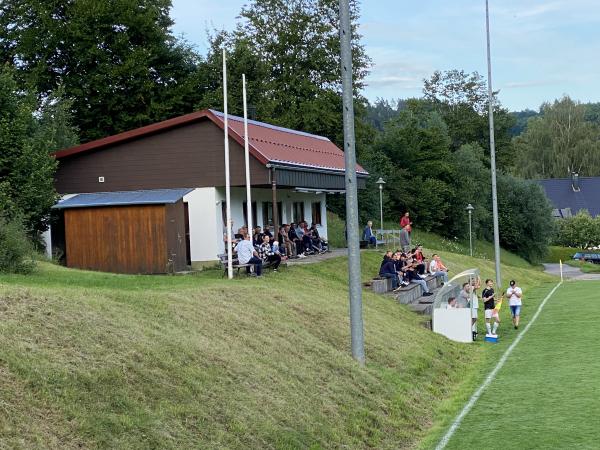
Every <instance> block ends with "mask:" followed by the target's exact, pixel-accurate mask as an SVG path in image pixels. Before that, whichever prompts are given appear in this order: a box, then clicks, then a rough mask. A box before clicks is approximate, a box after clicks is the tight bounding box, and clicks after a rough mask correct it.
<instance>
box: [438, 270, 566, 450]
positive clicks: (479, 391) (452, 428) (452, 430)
mask: <svg viewBox="0 0 600 450" xmlns="http://www.w3.org/2000/svg"><path fill="white" fill-rule="evenodd" d="M562 283H563V282H562V281H561V282H560V283H558V284H557V285H556V286H554V289H552V290H551V291H550V293H549V294H548V295H547V296H546V298H545V299H544V300H543V301H542V303H541V304H540V306H538V309H537V311H536V312H535V314H534V315H533V317H532V318H531V320H530V321H529V323H528V324H527V325H526V326H525V328H524V329H523V331H521V332H520V333H519V335H518V336H517V338H516V339H515V340H514V342H513V343H512V344H510V347H508V348H507V349H506V351H505V352H504V354H503V355H502V357H501V358H500V360H499V361H498V364H496V367H494V369H493V370H492V371H491V372H490V373H489V375H488V376H487V377H486V379H485V380H484V382H483V383H482V384H481V386H479V388H478V389H477V390H476V391H475V393H474V394H473V395H472V396H471V398H470V399H469V401H468V402H467V404H466V405H465V406H464V408H463V409H462V411H461V412H460V413H459V414H458V416H456V419H454V422H452V425H450V428H449V429H448V431H446V434H445V435H444V437H443V438H442V439H441V440H440V442H439V443H438V445H437V447H436V448H435V450H442V449H443V448H444V447H446V445H447V444H448V441H449V440H450V438H451V437H452V436H453V435H454V433H455V432H456V430H457V429H458V427H459V426H460V423H461V422H462V420H463V419H464V418H465V416H466V415H467V414H468V413H469V411H471V409H472V408H473V406H474V405H475V403H476V402H477V400H479V397H481V394H483V391H485V389H486V388H487V387H488V386H489V385H490V384H491V383H492V381H494V378H496V374H497V373H498V371H499V370H500V369H502V366H504V363H505V362H506V360H507V359H508V357H509V356H510V354H511V353H512V351H513V350H514V349H515V347H516V346H517V344H518V343H519V342H520V341H521V339H522V338H523V336H524V335H525V333H527V330H529V327H531V325H533V322H535V320H536V319H537V318H538V316H539V315H540V313H541V312H542V308H543V307H544V305H545V304H546V302H547V301H548V299H549V298H550V297H552V294H554V292H555V291H556V290H557V289H558V288H559V287H560V285H561V284H562Z"/></svg>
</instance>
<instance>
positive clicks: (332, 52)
mask: <svg viewBox="0 0 600 450" xmlns="http://www.w3.org/2000/svg"><path fill="white" fill-rule="evenodd" d="M351 6H352V17H351V19H352V21H353V24H354V25H353V70H354V86H355V90H356V94H357V96H358V100H357V115H358V117H360V116H361V114H363V112H364V103H365V101H364V99H363V98H361V97H360V95H359V91H360V89H361V88H362V86H363V83H364V78H365V76H366V74H367V69H368V67H369V64H370V60H369V58H368V57H367V55H366V53H365V50H364V48H363V46H362V45H361V44H360V38H361V36H360V34H358V32H357V31H358V30H357V27H356V20H357V17H358V13H359V9H358V4H357V2H355V1H353V2H352V5H351ZM240 16H241V18H242V19H243V20H244V22H242V23H240V24H239V25H238V28H237V29H236V31H235V32H234V33H233V34H232V35H231V38H230V39H229V40H227V43H228V44H229V48H230V49H231V50H232V53H235V49H239V47H240V46H241V45H244V46H246V48H247V49H248V51H249V52H252V53H253V54H254V55H255V58H256V60H258V61H260V62H261V64H262V66H261V67H260V68H259V70H258V75H259V76H261V77H262V79H260V81H259V80H253V82H254V83H257V84H258V88H259V89H257V90H256V91H255V94H253V97H252V103H253V104H254V106H255V107H256V110H257V113H258V117H259V118H260V119H261V120H265V121H269V122H272V123H275V124H277V125H281V126H285V127H289V128H293V129H297V130H302V131H306V132H310V133H315V134H319V135H323V136H327V137H329V138H330V139H332V140H333V141H334V142H336V143H337V144H338V145H339V144H341V143H342V142H343V128H342V121H341V120H340V118H341V116H342V100H341V87H342V80H341V65H340V47H339V44H340V40H339V32H338V21H339V19H338V1H337V0H302V1H299V0H298V1H292V2H288V1H285V0H254V1H252V2H251V3H250V4H249V5H247V6H245V7H244V8H243V9H242V12H241V14H240ZM265 69H266V73H265V72H263V70H265Z"/></svg>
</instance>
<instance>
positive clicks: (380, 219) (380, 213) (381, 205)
mask: <svg viewBox="0 0 600 450" xmlns="http://www.w3.org/2000/svg"><path fill="white" fill-rule="evenodd" d="M375 183H377V184H378V185H379V221H380V223H381V232H382V233H383V185H384V184H385V181H383V178H381V177H379V180H377V181H376V182H375Z"/></svg>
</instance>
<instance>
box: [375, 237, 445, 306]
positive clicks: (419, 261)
mask: <svg viewBox="0 0 600 450" xmlns="http://www.w3.org/2000/svg"><path fill="white" fill-rule="evenodd" d="M427 275H433V276H435V277H439V278H441V279H442V284H444V283H447V282H448V268H447V267H446V266H445V265H444V263H443V262H442V260H441V259H440V257H439V255H437V254H434V255H433V256H432V259H431V261H430V262H428V261H427V258H425V256H424V255H423V247H422V246H420V245H418V246H417V247H415V248H413V249H412V250H409V251H408V252H403V251H401V250H396V251H395V252H392V251H391V250H388V251H387V252H386V254H385V255H384V257H383V261H382V262H381V266H380V267H379V276H380V277H381V278H389V279H391V280H392V289H393V290H394V292H395V291H398V290H400V289H402V288H403V287H404V286H408V285H409V284H410V283H415V284H418V285H420V286H421V288H422V289H423V295H425V296H429V295H433V293H432V292H430V290H429V288H428V287H427V282H426V281H425V278H426V277H427Z"/></svg>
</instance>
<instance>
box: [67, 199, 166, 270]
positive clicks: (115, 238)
mask: <svg viewBox="0 0 600 450" xmlns="http://www.w3.org/2000/svg"><path fill="white" fill-rule="evenodd" d="M65 238H66V247H67V248H66V253H67V266H68V267H75V268H79V269H87V270H99V271H102V272H116V273H146V274H151V273H165V272H166V270H167V263H168V260H167V244H166V214H165V206H164V205H147V206H119V207H103V208H74V209H67V210H65Z"/></svg>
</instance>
